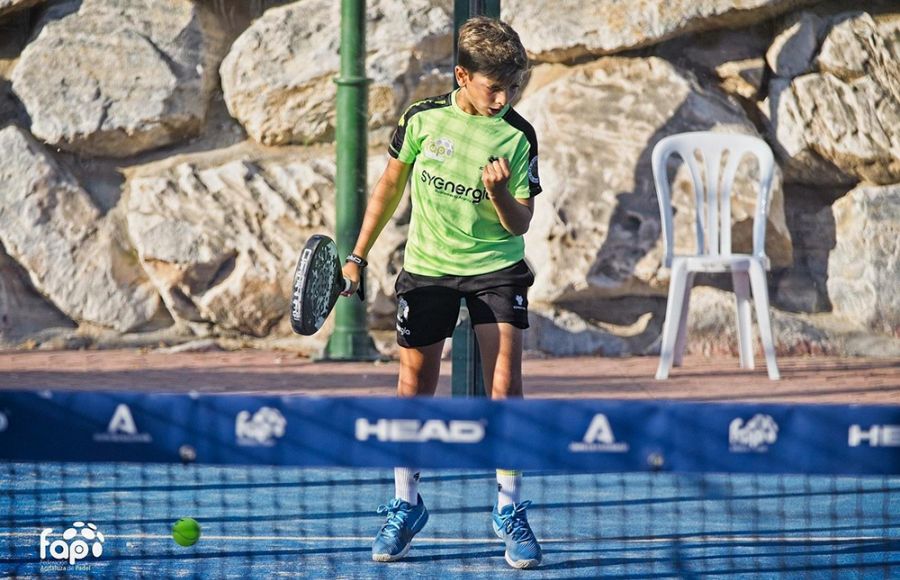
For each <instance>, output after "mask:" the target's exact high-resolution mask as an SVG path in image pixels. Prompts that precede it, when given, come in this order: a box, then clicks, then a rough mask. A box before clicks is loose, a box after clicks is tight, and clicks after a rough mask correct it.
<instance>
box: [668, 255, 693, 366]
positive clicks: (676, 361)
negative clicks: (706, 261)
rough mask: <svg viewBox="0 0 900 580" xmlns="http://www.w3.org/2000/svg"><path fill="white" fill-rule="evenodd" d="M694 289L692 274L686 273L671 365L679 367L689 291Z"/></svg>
mask: <svg viewBox="0 0 900 580" xmlns="http://www.w3.org/2000/svg"><path fill="white" fill-rule="evenodd" d="M693 287H694V273H693V272H688V274H687V280H686V281H685V284H684V298H683V302H682V304H681V317H680V318H679V319H678V337H677V338H676V339H675V358H674V359H673V361H672V365H673V366H676V367H680V366H681V361H683V360H684V349H685V347H686V346H687V326H688V311H690V309H691V289H692V288H693Z"/></svg>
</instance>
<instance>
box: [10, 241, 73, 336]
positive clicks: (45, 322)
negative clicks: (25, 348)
mask: <svg viewBox="0 0 900 580" xmlns="http://www.w3.org/2000/svg"><path fill="white" fill-rule="evenodd" d="M74 326H75V324H74V323H73V322H72V321H71V320H69V319H68V318H67V317H66V316H64V315H63V314H62V313H61V312H60V311H59V310H58V309H56V308H54V307H53V305H52V304H49V303H48V302H47V300H45V299H43V298H42V297H41V296H39V295H37V294H36V293H35V291H34V288H33V286H32V285H31V283H30V282H29V281H28V273H27V272H26V271H25V270H24V269H23V268H22V267H21V266H20V265H19V264H18V263H17V262H16V261H15V260H13V259H12V258H10V257H9V256H8V255H7V254H6V252H5V251H4V250H3V248H2V246H0V347H6V346H16V345H17V344H19V343H21V342H23V341H24V340H27V339H28V338H30V337H31V336H32V335H35V334H39V333H41V332H42V331H44V330H46V329H50V328H74Z"/></svg>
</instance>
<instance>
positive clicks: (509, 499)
mask: <svg viewBox="0 0 900 580" xmlns="http://www.w3.org/2000/svg"><path fill="white" fill-rule="evenodd" d="M521 490H522V472H521V471H511V470H509V469H498V470H497V510H498V511H499V510H502V509H503V507H504V506H508V505H509V504H511V503H519V502H520V501H521V497H520V492H521Z"/></svg>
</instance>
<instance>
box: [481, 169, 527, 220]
mask: <svg viewBox="0 0 900 580" xmlns="http://www.w3.org/2000/svg"><path fill="white" fill-rule="evenodd" d="M509 176H510V171H509V161H507V160H506V159H505V158H500V159H495V158H491V160H490V161H489V162H488V163H487V165H485V166H484V170H483V171H482V173H481V181H482V183H484V189H485V190H486V191H487V194H488V199H490V200H491V203H493V204H494V209H496V210H497V216H499V217H500V224H501V225H503V227H504V228H505V229H506V231H508V232H509V233H511V234H513V235H514V236H521V235H524V234H525V232H527V231H528V226H529V225H530V224H531V216H532V215H534V198H531V197H528V198H517V197H513V195H512V194H511V193H510V192H509V187H508V185H509Z"/></svg>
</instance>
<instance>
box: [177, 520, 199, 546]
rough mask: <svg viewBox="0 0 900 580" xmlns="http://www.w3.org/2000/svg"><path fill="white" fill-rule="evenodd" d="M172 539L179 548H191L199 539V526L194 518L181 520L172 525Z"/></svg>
mask: <svg viewBox="0 0 900 580" xmlns="http://www.w3.org/2000/svg"><path fill="white" fill-rule="evenodd" d="M172 538H173V539H174V540H175V542H176V543H177V544H178V545H179V546H193V545H194V544H196V543H197V540H199V539H200V524H198V523H197V520H195V519H194V518H181V519H180V520H178V521H177V522H175V523H174V524H173V525H172Z"/></svg>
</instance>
